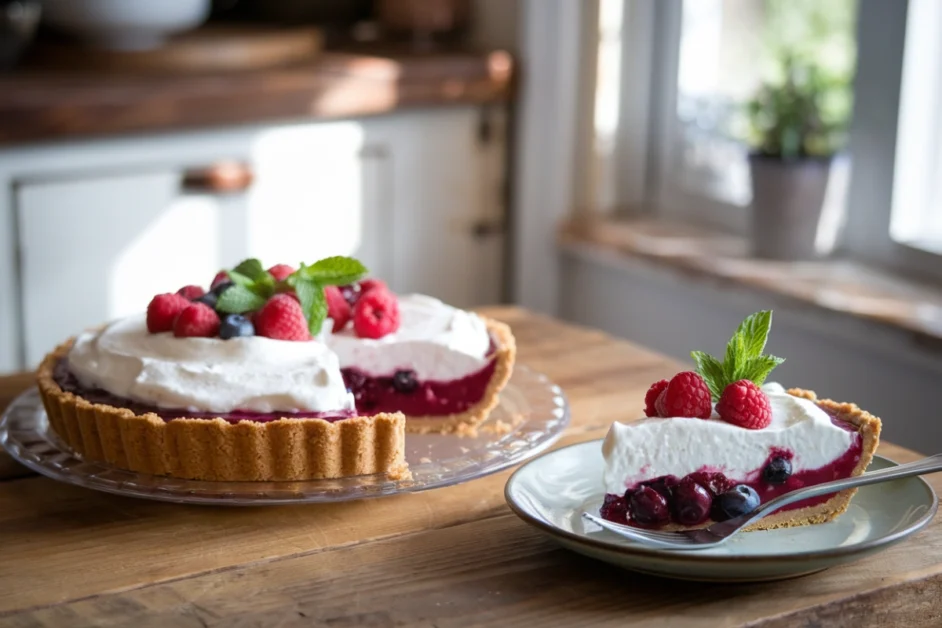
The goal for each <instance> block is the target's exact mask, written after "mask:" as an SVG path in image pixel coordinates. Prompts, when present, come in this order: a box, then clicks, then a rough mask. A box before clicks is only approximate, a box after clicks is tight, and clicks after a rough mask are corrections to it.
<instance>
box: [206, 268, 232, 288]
mask: <svg viewBox="0 0 942 628" xmlns="http://www.w3.org/2000/svg"><path fill="white" fill-rule="evenodd" d="M227 281H229V273H227V272H226V271H224V270H220V271H219V272H218V273H216V276H215V277H213V282H212V283H211V284H209V289H210V290H212V289H213V288H215V287H216V286H218V285H219V284H221V283H226V282H227Z"/></svg>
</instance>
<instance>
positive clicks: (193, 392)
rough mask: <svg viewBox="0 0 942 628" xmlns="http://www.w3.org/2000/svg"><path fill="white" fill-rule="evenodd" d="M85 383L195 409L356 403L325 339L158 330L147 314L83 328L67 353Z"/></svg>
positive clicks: (327, 408) (313, 408) (326, 408)
mask: <svg viewBox="0 0 942 628" xmlns="http://www.w3.org/2000/svg"><path fill="white" fill-rule="evenodd" d="M68 366H69V370H70V371H71V372H72V374H73V375H75V377H76V379H78V381H79V383H80V384H82V385H83V386H86V387H89V388H92V387H94V388H100V389H102V390H105V391H107V392H109V393H111V394H113V395H116V396H118V397H123V398H125V399H131V400H133V401H138V402H141V403H146V404H149V405H153V406H156V407H158V408H174V409H185V410H190V411H194V412H231V411H234V410H244V411H250V412H260V413H270V412H297V411H310V412H331V411H336V410H353V409H354V402H353V395H351V394H350V393H348V392H347V389H346V386H345V385H344V382H343V378H342V376H341V374H340V365H339V363H338V360H337V355H336V354H335V353H334V352H333V351H331V350H330V349H329V348H328V347H327V346H326V345H325V344H324V343H322V342H317V341H312V342H286V341H281V340H272V339H270V338H264V337H261V336H252V337H246V338H232V339H230V340H221V339H219V338H175V337H174V336H173V335H172V334H170V333H161V334H151V333H149V332H148V331H147V324H146V320H145V317H144V315H143V314H141V315H137V316H131V317H128V318H124V319H121V320H118V321H116V322H114V323H111V324H110V325H108V326H106V327H104V328H103V329H101V330H98V331H91V332H86V333H83V334H81V335H80V336H79V337H78V338H77V339H76V341H75V344H74V345H73V347H72V350H71V351H70V352H69V356H68Z"/></svg>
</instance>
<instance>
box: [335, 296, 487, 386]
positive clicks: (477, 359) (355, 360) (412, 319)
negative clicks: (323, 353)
mask: <svg viewBox="0 0 942 628" xmlns="http://www.w3.org/2000/svg"><path fill="white" fill-rule="evenodd" d="M399 316H400V324H399V330H398V331H396V332H394V333H392V334H389V335H387V336H383V337H382V338H377V339H372V338H358V337H357V336H356V334H355V333H354V332H353V330H352V329H351V327H352V325H348V326H347V327H346V328H345V329H344V330H342V331H339V332H337V333H335V334H332V335H330V336H329V337H327V338H326V341H327V343H328V345H329V346H330V348H331V349H333V350H334V351H335V352H336V353H337V356H338V357H339V359H340V366H341V368H348V367H354V368H357V369H359V370H361V371H363V372H364V373H366V374H367V375H370V376H373V377H383V376H390V375H392V374H394V373H395V372H396V371H397V370H400V369H412V370H413V371H415V374H416V377H417V378H418V379H419V380H421V381H424V380H435V381H449V380H453V379H459V378H461V377H465V376H467V375H470V374H472V373H475V372H477V371H479V370H481V369H482V368H484V366H485V365H487V361H488V359H487V358H488V350H489V349H490V344H491V338H490V335H489V334H488V331H487V326H486V325H485V323H484V321H483V320H482V319H481V317H479V316H478V315H477V314H474V313H473V312H467V311H465V310H459V309H458V308H455V307H452V306H450V305H447V304H445V303H442V302H441V301H439V300H438V299H434V298H432V297H428V296H425V295H421V294H411V295H404V296H400V297H399Z"/></svg>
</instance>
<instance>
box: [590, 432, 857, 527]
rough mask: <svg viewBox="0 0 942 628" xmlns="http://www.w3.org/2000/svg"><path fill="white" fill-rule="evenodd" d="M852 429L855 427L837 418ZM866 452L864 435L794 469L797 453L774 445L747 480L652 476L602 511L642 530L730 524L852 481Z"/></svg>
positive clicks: (702, 474)
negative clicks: (795, 496)
mask: <svg viewBox="0 0 942 628" xmlns="http://www.w3.org/2000/svg"><path fill="white" fill-rule="evenodd" d="M831 421H832V422H833V423H834V424H835V425H837V426H839V427H841V428H843V429H846V430H848V431H851V432H855V431H856V430H855V428H854V427H853V426H852V425H850V424H849V423H846V422H844V421H841V420H840V419H838V418H836V417H834V416H831ZM862 452H863V442H862V439H861V438H860V436H859V435H858V436H857V437H856V438H855V439H854V441H853V444H852V445H851V446H850V448H849V449H848V450H847V451H846V452H845V453H844V454H843V455H841V456H840V457H839V458H837V459H836V460H834V461H833V462H831V463H830V464H827V465H825V466H823V467H820V468H818V469H804V470H801V471H798V472H794V471H793V468H792V467H793V464H792V461H793V460H794V457H795V456H794V452H791V451H788V450H785V449H780V448H777V447H773V448H772V449H771V450H770V451H769V456H768V458H767V459H766V461H765V462H764V463H763V465H762V466H761V467H760V468H758V469H755V470H754V471H752V472H751V473H749V474H748V475H747V476H746V477H745V478H728V477H726V476H725V475H724V474H723V473H722V472H721V471H720V470H717V469H711V468H709V467H703V468H701V469H699V470H698V471H696V472H694V473H691V474H690V475H687V476H685V477H683V478H677V477H674V476H672V475H667V476H662V477H658V478H652V479H650V480H645V481H643V482H639V483H638V484H636V485H634V486H632V487H630V488H629V489H628V490H627V491H626V492H625V494H624V495H614V494H608V495H606V496H605V501H604V503H603V505H602V508H601V510H600V513H601V515H602V517H603V518H604V519H607V520H609V521H613V522H616V523H622V524H625V523H627V524H628V525H634V526H637V527H661V526H663V525H665V524H667V523H676V524H680V525H683V526H693V525H698V524H702V523H704V522H706V521H708V520H710V519H712V520H713V521H724V520H726V519H730V518H732V517H737V516H739V515H742V514H745V513H747V512H750V511H752V510H754V509H755V508H756V507H757V506H759V504H763V503H765V502H767V501H769V500H771V499H774V498H776V497H778V496H780V495H784V494H785V493H789V492H791V491H794V490H797V489H799V488H803V487H806V486H814V485H816V484H821V483H823V482H829V481H831V480H836V479H841V478H846V477H850V475H851V474H852V473H853V471H854V469H855V468H856V467H857V464H858V463H859V462H860V457H861V455H862ZM831 497H833V495H824V496H821V497H813V498H810V499H805V500H802V501H800V502H796V503H794V504H790V505H788V506H784V507H782V508H781V509H780V510H781V511H786V510H794V509H797V508H806V507H809V506H816V505H818V504H823V503H824V502H826V501H828V500H829V499H831Z"/></svg>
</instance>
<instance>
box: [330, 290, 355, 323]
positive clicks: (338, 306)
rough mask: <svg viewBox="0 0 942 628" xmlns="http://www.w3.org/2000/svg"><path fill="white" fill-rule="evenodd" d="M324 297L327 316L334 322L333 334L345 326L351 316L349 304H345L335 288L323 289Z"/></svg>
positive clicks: (345, 301) (341, 295)
mask: <svg viewBox="0 0 942 628" xmlns="http://www.w3.org/2000/svg"><path fill="white" fill-rule="evenodd" d="M324 296H325V297H326V298H327V316H329V317H330V318H332V319H333V321H334V329H333V330H334V332H338V331H340V330H341V329H343V328H344V327H345V326H346V324H347V323H348V322H349V321H350V317H351V316H352V315H353V312H352V311H351V309H350V304H349V303H347V300H346V299H345V298H344V297H343V293H341V292H340V288H338V287H337V286H327V287H325V288H324Z"/></svg>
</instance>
